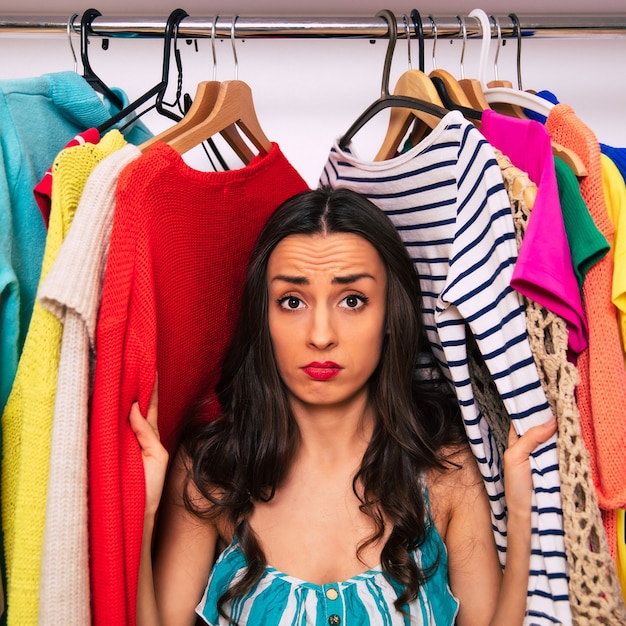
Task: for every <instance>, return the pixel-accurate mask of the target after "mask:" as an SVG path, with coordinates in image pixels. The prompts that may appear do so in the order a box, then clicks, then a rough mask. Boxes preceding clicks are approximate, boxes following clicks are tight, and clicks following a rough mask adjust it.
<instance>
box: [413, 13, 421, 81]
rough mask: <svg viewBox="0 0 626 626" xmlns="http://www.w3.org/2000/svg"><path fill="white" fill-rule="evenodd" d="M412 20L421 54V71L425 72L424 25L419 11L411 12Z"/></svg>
mask: <svg viewBox="0 0 626 626" xmlns="http://www.w3.org/2000/svg"><path fill="white" fill-rule="evenodd" d="M411 19H412V20H413V28H414V29H415V35H416V36H417V43H418V52H419V70H420V72H423V71H424V25H423V24H422V16H421V15H420V13H419V11H418V10H417V9H413V10H412V11H411Z"/></svg>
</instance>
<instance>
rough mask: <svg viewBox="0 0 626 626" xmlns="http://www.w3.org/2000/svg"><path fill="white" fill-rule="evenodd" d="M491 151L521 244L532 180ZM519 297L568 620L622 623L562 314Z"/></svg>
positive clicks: (578, 623) (625, 619) (621, 604)
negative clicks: (550, 420) (555, 511)
mask: <svg viewBox="0 0 626 626" xmlns="http://www.w3.org/2000/svg"><path fill="white" fill-rule="evenodd" d="M496 154H497V158H498V164H499V165H500V168H501V170H502V175H503V179H504V186H505V187H506V189H507V191H508V192H509V197H510V198H511V210H512V213H513V221H514V223H515V232H516V240H517V244H518V246H521V244H522V240H523V237H524V232H525V229H526V225H527V224H528V221H529V218H530V213H531V210H532V204H533V195H534V184H533V183H532V182H531V181H530V180H529V179H528V177H527V176H526V174H525V173H524V172H522V171H521V170H519V169H518V168H515V167H513V166H512V164H511V163H510V161H509V160H508V158H507V157H506V156H504V155H502V154H499V153H496ZM524 302H525V307H526V321H527V328H528V338H529V341H530V345H531V348H532V352H533V358H534V359H535V363H536V365H537V371H538V372H539V378H540V380H541V384H542V387H543V389H544V391H545V393H546V397H547V398H548V401H549V402H550V406H551V408H552V411H553V413H554V415H555V416H556V418H557V422H558V438H557V449H558V453H559V471H560V474H561V496H562V501H563V525H564V531H565V550H566V553H567V562H568V565H569V598H570V605H571V608H572V619H573V623H574V624H575V625H576V626H583V625H584V626H587V625H588V624H611V625H614V626H618V625H619V624H624V623H626V610H625V608H624V602H623V598H622V596H621V593H620V587H619V581H618V578H617V575H616V571H615V563H614V562H613V559H612V557H611V553H610V551H609V546H608V542H607V538H606V534H605V532H604V528H603V526H602V519H601V516H600V509H599V508H598V502H597V497H596V493H595V488H594V486H593V481H592V480H591V471H590V462H589V453H588V452H587V449H586V448H585V446H584V443H583V440H582V437H581V434H580V416H579V413H578V408H577V406H576V400H575V397H574V390H575V386H576V384H577V382H578V372H577V370H576V367H575V365H573V364H572V363H571V362H569V361H568V360H567V344H568V333H567V327H566V325H565V321H564V320H563V319H561V318H560V317H558V316H557V315H556V314H554V313H553V312H551V311H548V310H547V309H545V308H544V307H542V306H540V305H538V304H537V303H536V302H533V301H531V300H529V299H528V298H524Z"/></svg>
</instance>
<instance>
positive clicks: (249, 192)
mask: <svg viewBox="0 0 626 626" xmlns="http://www.w3.org/2000/svg"><path fill="white" fill-rule="evenodd" d="M306 188H307V185H306V184H305V182H304V181H303V180H302V178H301V177H300V176H299V174H298V173H297V172H296V171H295V170H294V169H293V167H292V166H291V165H290V164H289V163H288V161H287V160H286V159H285V157H284V156H283V154H282V153H281V151H280V149H279V148H278V146H276V145H274V147H273V149H272V151H271V152H270V154H269V155H267V156H265V157H260V156H258V157H256V158H255V159H254V160H253V161H252V162H251V163H250V164H249V165H248V166H246V167H244V168H243V169H240V170H235V171H230V172H218V173H214V172H210V173H205V172H199V171H196V170H193V169H191V168H190V167H188V166H187V165H186V164H185V163H184V161H183V160H182V158H181V157H180V155H178V154H177V153H176V152H175V151H174V150H172V149H171V148H170V147H169V146H168V145H166V144H156V145H155V146H153V148H152V149H151V150H150V151H148V152H146V153H145V154H144V155H142V156H141V157H140V158H139V159H137V160H136V161H135V162H133V163H132V164H131V165H129V166H128V167H127V168H126V169H125V170H124V172H123V173H122V175H121V177H120V179H119V182H118V187H117V204H116V209H115V217H114V223H113V231H112V236H111V245H110V253H109V259H108V263H107V268H106V274H105V279H104V286H103V292H102V303H101V309H100V314H99V318H98V327H97V334H96V349H97V357H96V373H95V383H94V393H93V405H92V413H91V422H90V433H89V514H90V515H89V517H90V519H89V534H90V551H91V555H90V556H91V580H92V598H93V619H94V623H95V624H97V625H101V626H132V625H134V624H135V622H136V620H135V603H136V595H137V579H138V573H139V561H140V554H141V541H142V532H143V511H144V504H145V487H144V477H143V464H142V459H141V453H140V450H139V446H138V444H137V441H136V438H135V436H134V435H133V433H132V431H131V429H130V426H129V422H128V415H129V411H130V407H131V404H132V403H133V402H134V401H135V400H139V404H140V407H141V410H142V412H144V414H145V411H146V410H147V406H148V401H149V398H150V394H151V390H152V387H153V384H154V380H155V373H156V372H157V371H158V373H159V430H160V432H161V438H162V441H163V443H164V445H165V446H166V448H168V450H169V451H170V452H171V451H172V450H173V448H174V447H175V445H176V442H177V436H178V432H179V428H180V426H181V424H182V422H183V420H184V418H185V416H186V415H187V414H188V413H189V410H190V409H191V407H192V405H193V403H194V401H195V400H197V398H198V397H199V396H201V395H205V394H206V392H207V390H208V391H210V390H211V388H212V387H213V386H214V384H215V382H216V381H217V378H218V376H219V371H220V361H221V358H222V356H223V353H224V350H225V348H226V346H227V344H228V342H229V339H230V337H231V333H232V327H233V322H234V321H235V318H236V316H237V308H238V301H239V297H240V288H241V285H242V281H243V277H244V274H245V266H246V263H247V260H248V258H249V255H250V253H251V251H252V246H253V244H254V241H255V240H256V237H257V235H258V233H259V231H260V229H261V227H262V225H263V224H264V223H265V220H266V219H267V217H268V216H269V215H270V214H271V213H272V212H273V211H274V209H275V208H276V207H277V206H278V205H279V204H280V203H282V202H283V201H284V200H286V199H287V198H289V197H291V196H292V195H294V194H296V193H297V192H300V191H303V190H305V189H306ZM215 415H216V412H215V411H214V412H213V416H215Z"/></svg>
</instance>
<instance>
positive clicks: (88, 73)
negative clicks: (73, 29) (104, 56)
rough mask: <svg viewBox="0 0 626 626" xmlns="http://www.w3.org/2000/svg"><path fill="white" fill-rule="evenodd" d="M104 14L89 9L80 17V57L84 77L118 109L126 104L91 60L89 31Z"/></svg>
mask: <svg viewBox="0 0 626 626" xmlns="http://www.w3.org/2000/svg"><path fill="white" fill-rule="evenodd" d="M100 15H102V13H100V11H98V9H87V10H86V11H85V12H84V13H83V16H82V17H81V18H80V58H81V61H82V63H83V78H84V79H85V80H86V81H87V82H88V83H89V84H90V85H91V86H92V87H93V88H94V89H95V90H96V91H97V92H98V93H101V94H102V95H103V96H105V97H106V98H107V99H108V100H110V101H111V102H112V103H113V104H114V105H115V106H116V107H117V108H118V109H121V108H122V107H123V106H124V103H123V102H122V100H121V98H120V97H119V96H118V95H117V94H115V93H114V92H113V91H111V89H110V88H109V87H107V85H106V84H105V83H104V81H103V80H102V79H101V78H100V77H99V76H97V74H96V73H95V72H94V71H93V69H92V68H91V63H90V62H89V50H88V47H89V31H90V30H91V22H93V20H94V18H96V17H99V16H100Z"/></svg>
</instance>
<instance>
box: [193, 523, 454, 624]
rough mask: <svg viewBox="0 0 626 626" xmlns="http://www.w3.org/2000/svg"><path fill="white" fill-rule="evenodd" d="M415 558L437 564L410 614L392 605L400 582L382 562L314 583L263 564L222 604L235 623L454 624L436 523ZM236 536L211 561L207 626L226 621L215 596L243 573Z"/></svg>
mask: <svg viewBox="0 0 626 626" xmlns="http://www.w3.org/2000/svg"><path fill="white" fill-rule="evenodd" d="M413 558H414V559H415V561H416V563H417V564H418V565H420V563H422V567H424V568H425V567H429V566H430V565H432V564H434V563H435V562H436V561H437V559H439V563H438V565H437V568H436V570H435V571H434V573H433V575H432V576H431V577H430V578H429V579H428V581H427V582H426V583H425V584H424V585H423V586H421V587H420V590H419V593H418V597H417V599H416V600H414V601H413V602H411V603H410V604H409V605H408V606H406V607H405V609H406V610H407V612H409V613H410V617H408V616H405V615H403V614H402V613H400V612H399V611H397V610H396V609H395V607H394V605H393V603H394V601H395V600H396V599H397V598H398V596H399V595H400V593H401V592H402V590H403V587H402V585H400V584H398V583H397V582H395V581H393V580H388V579H387V578H386V577H385V575H384V574H383V572H382V569H381V567H380V566H379V567H376V568H374V569H371V570H368V571H367V572H364V573H363V574H359V575H358V576H354V577H353V578H350V579H349V580H346V581H343V582H338V583H331V584H327V585H316V584H313V583H309V582H305V581H303V580H300V579H298V578H295V577H293V576H289V575H288V574H285V573H284V572H280V571H278V570H277V569H275V568H273V567H271V566H269V565H268V566H267V567H266V568H265V571H264V572H263V574H262V575H261V578H260V580H259V581H258V582H257V583H256V584H255V585H254V586H253V587H252V589H251V590H250V591H249V592H248V593H247V594H246V595H245V596H243V597H241V598H237V599H235V600H234V601H230V602H227V603H226V604H225V610H226V612H227V613H229V614H230V615H231V617H232V618H233V619H234V620H235V621H236V622H237V624H239V626H244V625H246V624H247V625H248V626H287V625H289V626H292V625H298V626H328V624H340V625H341V626H380V625H385V626H396V625H397V626H452V624H454V620H455V619H456V615H457V613H458V609H459V603H458V601H457V599H456V598H455V597H454V596H453V595H452V592H451V591H450V587H449V585H448V557H447V553H446V549H445V546H444V544H443V541H442V540H441V537H440V536H439V533H438V532H437V529H436V528H435V525H434V524H433V523H432V522H430V523H429V524H428V526H427V531H426V537H425V540H424V543H423V544H422V545H421V546H420V547H419V549H418V550H417V551H416V552H414V553H413ZM246 563H247V562H246V557H245V556H244V554H243V551H242V549H241V546H240V544H239V541H238V540H237V538H234V539H233V541H232V543H231V544H230V546H229V547H228V548H226V550H224V552H222V554H221V555H220V557H219V558H218V560H217V562H216V563H215V565H214V566H213V570H212V572H211V575H210V577H209V582H208V584H207V587H206V590H205V592H204V596H203V598H202V600H201V601H200V604H198V606H197V607H196V612H197V613H198V615H200V616H201V617H202V618H203V619H204V621H205V622H206V623H207V624H209V625H210V626H222V625H225V624H227V621H226V620H225V619H224V618H223V617H221V616H220V615H219V613H218V611H217V601H218V600H219V598H220V596H221V595H222V594H223V593H224V591H225V590H226V589H227V588H228V587H229V586H231V585H232V584H233V581H234V579H235V578H236V577H240V576H241V575H243V570H245V567H246Z"/></svg>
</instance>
